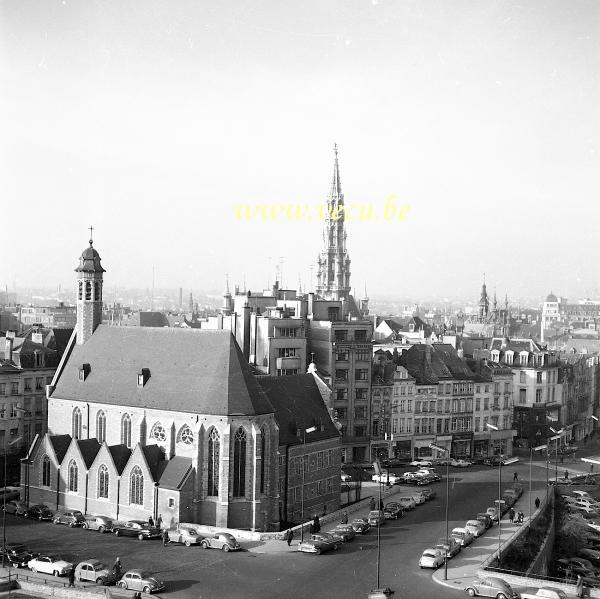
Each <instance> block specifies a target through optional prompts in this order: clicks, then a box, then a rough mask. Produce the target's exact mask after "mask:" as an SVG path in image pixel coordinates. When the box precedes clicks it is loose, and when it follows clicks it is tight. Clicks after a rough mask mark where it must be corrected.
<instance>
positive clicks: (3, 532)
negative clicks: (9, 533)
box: [2, 437, 23, 568]
mask: <svg viewBox="0 0 600 599" xmlns="http://www.w3.org/2000/svg"><path fill="white" fill-rule="evenodd" d="M22 438H23V437H17V438H16V439H15V440H14V441H11V442H10V443H9V444H8V446H9V447H10V446H11V445H14V444H15V443H18V442H19V441H20V440H21V439H22ZM6 454H7V448H6V447H5V448H4V499H3V508H4V509H3V510H2V549H3V551H2V567H3V568H4V558H5V554H6V551H4V548H5V547H6V477H7V475H6Z"/></svg>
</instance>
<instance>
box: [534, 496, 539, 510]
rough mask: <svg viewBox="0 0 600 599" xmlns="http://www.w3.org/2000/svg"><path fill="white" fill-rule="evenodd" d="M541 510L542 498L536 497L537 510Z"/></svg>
mask: <svg viewBox="0 0 600 599" xmlns="http://www.w3.org/2000/svg"><path fill="white" fill-rule="evenodd" d="M539 508H540V498H539V497H536V498H535V509H536V510H538V509H539Z"/></svg>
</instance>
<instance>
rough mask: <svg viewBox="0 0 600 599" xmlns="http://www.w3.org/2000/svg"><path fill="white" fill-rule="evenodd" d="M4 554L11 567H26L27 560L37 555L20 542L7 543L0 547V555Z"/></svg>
mask: <svg viewBox="0 0 600 599" xmlns="http://www.w3.org/2000/svg"><path fill="white" fill-rule="evenodd" d="M2 555H3V556H4V558H5V559H7V560H8V561H9V562H10V565H11V567H13V568H26V567H27V565H28V564H29V562H30V561H31V560H32V559H33V558H34V557H37V556H38V555H39V553H36V552H34V551H30V550H29V549H28V548H27V547H26V546H25V545H22V544H21V543H7V544H6V545H5V546H4V547H1V548H0V556H2Z"/></svg>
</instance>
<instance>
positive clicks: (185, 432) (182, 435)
mask: <svg viewBox="0 0 600 599" xmlns="http://www.w3.org/2000/svg"><path fill="white" fill-rule="evenodd" d="M177 442H178V443H183V444H184V445H191V444H192V443H193V442H194V433H193V432H192V429H191V428H190V427H189V426H188V425H187V424H184V425H183V426H182V427H181V428H180V429H179V434H178V435H177Z"/></svg>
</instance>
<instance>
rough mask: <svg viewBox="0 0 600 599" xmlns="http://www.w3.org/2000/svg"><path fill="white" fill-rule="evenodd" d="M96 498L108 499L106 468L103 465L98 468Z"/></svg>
mask: <svg viewBox="0 0 600 599" xmlns="http://www.w3.org/2000/svg"><path fill="white" fill-rule="evenodd" d="M98 498H100V499H108V468H107V467H106V466H105V465H104V464H102V465H101V466H100V468H98Z"/></svg>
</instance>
